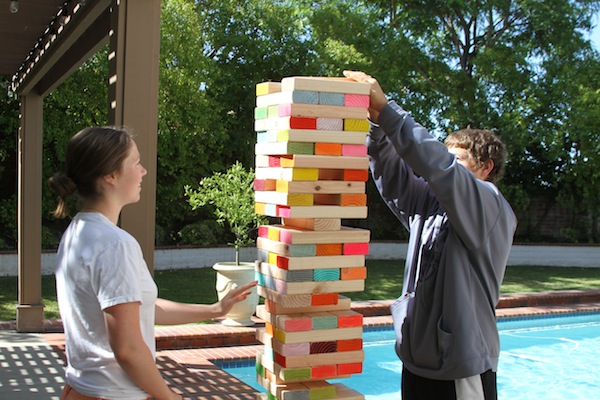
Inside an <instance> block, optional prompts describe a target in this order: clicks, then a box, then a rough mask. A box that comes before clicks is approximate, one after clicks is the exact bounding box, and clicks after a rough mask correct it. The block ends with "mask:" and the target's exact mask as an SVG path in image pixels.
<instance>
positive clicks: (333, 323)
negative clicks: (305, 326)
mask: <svg viewBox="0 0 600 400" xmlns="http://www.w3.org/2000/svg"><path fill="white" fill-rule="evenodd" d="M337 322H338V320H337V317H336V316H335V315H323V316H321V315H316V316H313V317H312V328H313V329H314V330H317V329H336V328H337V327H338V326H337Z"/></svg>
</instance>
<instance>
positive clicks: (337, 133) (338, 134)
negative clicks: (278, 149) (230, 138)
mask: <svg viewBox="0 0 600 400" xmlns="http://www.w3.org/2000/svg"><path fill="white" fill-rule="evenodd" d="M317 122H318V121H317ZM342 128H343V127H342ZM273 132H275V134H273ZM259 136H260V141H261V142H307V143H316V142H322V143H340V144H355V145H364V144H365V141H366V137H367V133H366V132H349V131H344V130H342V129H339V130H324V129H320V130H319V129H318V126H317V130H313V129H281V130H278V131H265V132H258V133H257V140H258V138H259Z"/></svg>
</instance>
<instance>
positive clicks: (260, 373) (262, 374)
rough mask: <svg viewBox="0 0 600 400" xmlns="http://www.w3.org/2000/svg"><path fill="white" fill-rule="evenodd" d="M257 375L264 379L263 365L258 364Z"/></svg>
mask: <svg viewBox="0 0 600 400" xmlns="http://www.w3.org/2000/svg"><path fill="white" fill-rule="evenodd" d="M256 373H257V374H258V375H260V376H262V377H263V378H264V377H265V367H263V365H262V364H261V363H256Z"/></svg>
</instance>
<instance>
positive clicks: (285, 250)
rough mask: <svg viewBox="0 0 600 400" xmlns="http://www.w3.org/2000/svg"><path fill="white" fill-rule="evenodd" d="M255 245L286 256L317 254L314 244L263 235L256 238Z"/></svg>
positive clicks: (312, 255)
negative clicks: (282, 240) (283, 240)
mask: <svg viewBox="0 0 600 400" xmlns="http://www.w3.org/2000/svg"><path fill="white" fill-rule="evenodd" d="M256 247H257V248H259V249H261V250H266V251H268V252H270V253H276V254H279V255H282V256H288V257H314V256H316V254H317V245H316V244H288V243H284V242H278V241H275V240H269V239H267V238H264V237H258V238H256Z"/></svg>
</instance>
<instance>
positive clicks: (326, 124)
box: [315, 117, 344, 131]
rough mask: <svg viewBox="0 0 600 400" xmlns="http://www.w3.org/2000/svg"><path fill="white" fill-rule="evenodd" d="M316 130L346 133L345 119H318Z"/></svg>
mask: <svg viewBox="0 0 600 400" xmlns="http://www.w3.org/2000/svg"><path fill="white" fill-rule="evenodd" d="M315 129H316V130H318V131H344V119H343V118H327V117H318V118H317V122H316V128H315Z"/></svg>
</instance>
